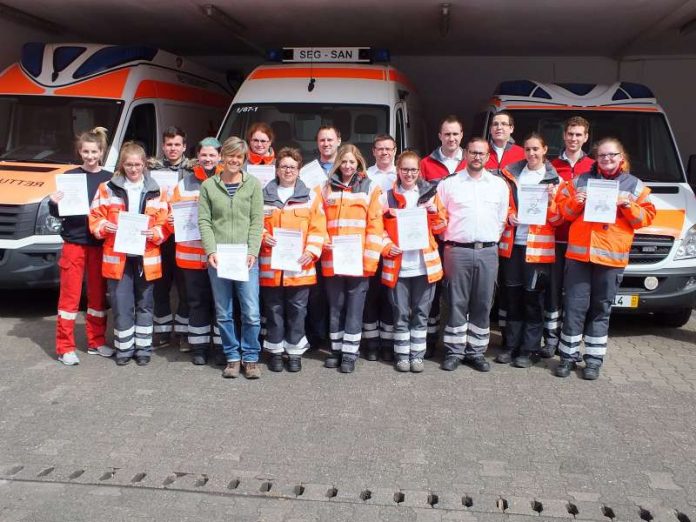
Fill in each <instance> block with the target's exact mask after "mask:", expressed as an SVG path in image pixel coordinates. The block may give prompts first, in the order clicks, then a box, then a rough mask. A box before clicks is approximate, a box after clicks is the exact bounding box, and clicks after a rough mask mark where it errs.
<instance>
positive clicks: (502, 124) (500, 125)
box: [491, 121, 510, 127]
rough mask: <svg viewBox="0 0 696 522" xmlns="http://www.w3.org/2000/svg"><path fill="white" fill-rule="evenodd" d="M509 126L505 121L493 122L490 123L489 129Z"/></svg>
mask: <svg viewBox="0 0 696 522" xmlns="http://www.w3.org/2000/svg"><path fill="white" fill-rule="evenodd" d="M509 126H510V124H509V123H507V122H505V121H494V122H493V123H491V127H509Z"/></svg>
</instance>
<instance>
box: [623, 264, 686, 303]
mask: <svg viewBox="0 0 696 522" xmlns="http://www.w3.org/2000/svg"><path fill="white" fill-rule="evenodd" d="M649 276H653V277H657V279H658V282H659V284H658V286H657V288H656V289H655V290H646V289H645V286H644V285H643V281H644V280H645V278H646V277H649ZM619 294H622V295H637V296H638V308H614V310H613V311H614V312H669V311H670V310H677V309H683V308H696V268H693V269H685V268H675V269H662V270H659V271H656V272H649V271H645V272H641V271H638V272H624V278H623V281H622V283H621V287H620V288H619Z"/></svg>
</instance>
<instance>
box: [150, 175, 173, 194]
mask: <svg viewBox="0 0 696 522" xmlns="http://www.w3.org/2000/svg"><path fill="white" fill-rule="evenodd" d="M150 176H151V177H152V179H154V180H155V181H156V182H157V184H158V185H159V188H160V191H162V192H165V191H166V192H167V194H168V195H169V196H171V195H172V194H173V193H174V187H176V184H177V183H179V173H178V172H176V171H174V170H169V169H162V170H151V171H150Z"/></svg>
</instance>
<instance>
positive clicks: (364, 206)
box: [321, 171, 384, 277]
mask: <svg viewBox="0 0 696 522" xmlns="http://www.w3.org/2000/svg"><path fill="white" fill-rule="evenodd" d="M380 194H381V190H380V188H379V187H378V186H377V184H376V183H373V182H372V181H371V180H370V178H368V177H367V175H365V173H364V172H359V173H357V174H355V175H354V176H353V178H352V179H351V180H350V183H349V184H348V185H344V184H343V183H342V182H341V179H340V172H338V171H337V172H334V174H333V175H332V176H331V178H330V179H329V180H328V182H327V183H326V184H325V185H324V187H323V188H322V199H323V203H324V213H325V214H326V230H327V233H328V236H329V241H330V240H331V238H333V237H334V236H346V235H359V236H361V238H362V242H363V276H365V277H369V276H373V275H375V273H376V272H377V265H378V263H379V255H380V252H381V251H382V233H383V232H384V226H383V224H382V206H381V205H380V202H379V196H380ZM321 272H322V274H323V275H324V276H326V277H331V276H333V275H334V271H333V255H332V252H331V250H330V249H325V250H324V252H323V253H322V255H321Z"/></svg>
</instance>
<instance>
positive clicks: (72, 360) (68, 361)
mask: <svg viewBox="0 0 696 522" xmlns="http://www.w3.org/2000/svg"><path fill="white" fill-rule="evenodd" d="M58 360H59V361H60V362H62V363H63V364H64V365H66V366H75V365H76V364H80V359H79V357H78V356H77V352H68V353H64V354H63V355H59V356H58Z"/></svg>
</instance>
